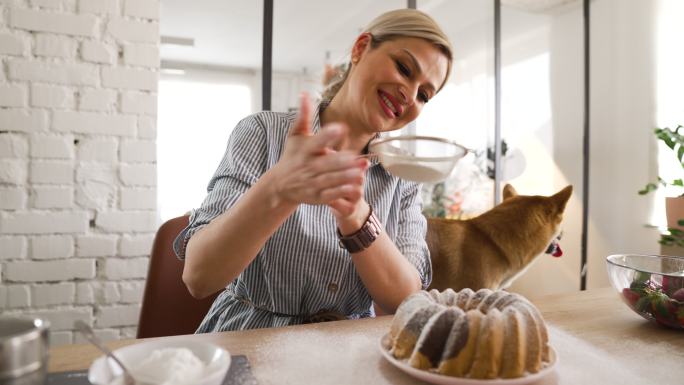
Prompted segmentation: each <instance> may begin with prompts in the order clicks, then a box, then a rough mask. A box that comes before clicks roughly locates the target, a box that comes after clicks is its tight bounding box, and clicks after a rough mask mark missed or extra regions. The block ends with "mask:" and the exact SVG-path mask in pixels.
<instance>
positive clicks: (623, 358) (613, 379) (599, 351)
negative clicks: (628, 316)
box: [547, 324, 684, 385]
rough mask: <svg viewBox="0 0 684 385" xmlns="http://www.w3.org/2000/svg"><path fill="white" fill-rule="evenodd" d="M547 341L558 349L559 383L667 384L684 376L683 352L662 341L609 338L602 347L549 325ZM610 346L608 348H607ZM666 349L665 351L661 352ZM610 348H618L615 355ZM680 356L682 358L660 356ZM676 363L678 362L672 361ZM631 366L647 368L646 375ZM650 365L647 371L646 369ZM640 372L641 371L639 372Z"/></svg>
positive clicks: (674, 382)
mask: <svg viewBox="0 0 684 385" xmlns="http://www.w3.org/2000/svg"><path fill="white" fill-rule="evenodd" d="M547 326H548V330H549V334H550V343H551V346H553V347H554V348H555V349H556V351H557V352H558V357H559V362H558V365H557V366H556V370H557V372H558V377H559V379H560V381H559V384H620V385H653V384H658V385H666V384H672V385H674V384H681V383H682V381H683V379H684V366H682V365H681V362H684V352H682V351H679V350H676V349H674V348H671V347H670V346H669V345H666V344H665V343H664V342H663V343H653V344H647V343H644V342H643V341H640V340H638V339H629V338H624V339H614V338H613V339H611V340H608V339H606V341H602V343H604V342H605V343H607V345H603V348H600V347H597V346H595V345H592V344H590V343H588V342H586V341H584V340H581V339H579V338H577V337H574V336H572V335H570V334H568V333H566V332H564V331H562V330H560V329H558V328H555V327H553V326H551V325H548V324H547ZM606 346H609V347H610V348H609V349H606ZM663 350H665V353H663ZM612 351H619V352H620V358H619V359H618V358H616V357H615V354H614V353H612ZM663 356H668V357H670V358H671V357H676V356H679V357H681V358H682V359H681V360H671V359H670V360H668V361H667V362H670V364H669V365H668V364H667V362H666V361H664V360H658V358H659V357H663ZM675 362H677V363H676V364H675ZM632 368H639V370H640V371H644V370H645V369H646V370H645V371H647V372H648V377H645V376H644V375H643V374H642V375H639V374H636V373H635V372H634V370H633V369H632ZM649 368H650V370H648V369H649ZM642 373H643V372H642Z"/></svg>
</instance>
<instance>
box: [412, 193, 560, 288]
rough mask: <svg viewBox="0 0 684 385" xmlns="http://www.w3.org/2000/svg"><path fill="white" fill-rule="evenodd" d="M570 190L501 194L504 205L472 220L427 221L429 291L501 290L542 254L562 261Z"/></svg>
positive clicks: (437, 219) (438, 219)
mask: <svg viewBox="0 0 684 385" xmlns="http://www.w3.org/2000/svg"><path fill="white" fill-rule="evenodd" d="M570 195H572V186H567V187H565V188H564V189H562V190H561V191H559V192H558V193H556V194H554V195H552V196H549V197H547V196H526V195H518V194H517V192H516V191H515V189H514V188H513V186H511V185H509V184H507V185H506V186H505V187H504V189H503V201H502V202H501V203H500V204H499V205H497V206H496V207H494V208H492V209H491V210H489V211H487V212H485V213H483V214H482V215H480V216H478V217H475V218H472V219H468V220H454V219H444V218H428V231H427V237H426V240H427V244H428V248H429V249H430V258H431V259H432V271H433V275H432V284H431V285H430V289H438V290H440V291H441V290H445V289H446V288H452V289H453V290H456V291H458V290H461V289H463V288H466V287H469V288H471V289H473V290H477V289H480V288H489V289H503V288H506V287H508V286H509V285H510V284H511V283H512V282H513V280H514V279H515V278H517V277H518V276H519V275H520V274H522V273H523V272H524V271H525V270H526V268H527V267H529V265H530V263H531V262H532V261H533V260H534V259H535V258H537V257H538V256H540V255H541V254H543V253H545V252H546V253H547V254H551V255H553V256H554V257H560V256H561V255H562V251H561V249H560V247H559V246H558V243H557V240H558V239H559V238H560V233H561V230H560V223H561V220H562V219H563V211H564V210H565V205H566V204H567V202H568V199H569V198H570Z"/></svg>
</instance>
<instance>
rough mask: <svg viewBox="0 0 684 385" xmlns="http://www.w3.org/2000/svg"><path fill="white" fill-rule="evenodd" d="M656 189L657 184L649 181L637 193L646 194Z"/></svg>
mask: <svg viewBox="0 0 684 385" xmlns="http://www.w3.org/2000/svg"><path fill="white" fill-rule="evenodd" d="M657 189H658V185H657V184H655V183H649V184H647V185H646V186H644V188H643V189H642V190H639V195H646V194H648V193H650V192H651V191H655V190H657Z"/></svg>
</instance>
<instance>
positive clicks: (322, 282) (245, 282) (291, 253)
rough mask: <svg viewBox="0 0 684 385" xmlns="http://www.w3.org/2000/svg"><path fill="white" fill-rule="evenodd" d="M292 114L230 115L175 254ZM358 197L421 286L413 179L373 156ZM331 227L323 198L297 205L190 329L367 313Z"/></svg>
mask: <svg viewBox="0 0 684 385" xmlns="http://www.w3.org/2000/svg"><path fill="white" fill-rule="evenodd" d="M320 108H321V106H319V108H317V109H316V111H317V112H316V114H315V115H314V120H313V123H312V131H313V132H317V131H318V130H319V129H320V124H319V114H318V111H319V109H320ZM295 118H296V114H295V113H276V112H261V113H257V114H254V115H251V116H249V117H247V118H245V119H243V120H242V121H240V123H238V125H237V127H236V128H235V130H234V131H233V133H232V134H231V136H230V139H229V141H228V148H227V149H226V153H225V155H224V157H223V160H222V161H221V164H220V165H219V167H218V169H217V170H216V173H215V174H214V176H213V177H212V179H211V181H210V182H209V187H208V195H207V197H206V198H205V200H204V202H203V203H202V206H201V207H200V208H199V209H196V210H194V211H193V212H192V214H191V216H190V224H189V226H188V227H187V228H186V229H184V230H183V232H181V234H180V235H179V236H178V238H176V242H175V244H174V248H175V250H176V254H177V255H178V257H179V258H184V257H185V245H186V244H187V241H188V240H189V239H190V237H191V236H192V235H193V234H194V233H195V232H197V231H198V230H199V229H201V228H202V227H203V226H205V225H206V224H208V223H209V222H210V221H211V220H212V219H214V218H215V217H217V216H218V215H220V214H221V213H223V212H224V211H226V210H228V209H229V208H230V207H231V206H233V205H234V204H235V202H236V201H237V200H238V199H240V197H241V196H242V194H244V193H245V192H246V191H247V190H248V189H249V188H250V187H251V186H252V185H253V184H254V183H256V181H257V180H258V179H259V177H260V176H261V175H262V174H263V173H264V172H265V171H266V170H268V169H269V168H270V167H273V166H274V165H275V164H276V163H277V162H278V159H279V158H280V155H281V152H282V150H283V146H284V144H285V140H286V137H287V132H288V129H289V128H290V126H291V125H292V124H293V123H294V121H295ZM364 197H365V199H366V201H367V202H369V203H370V204H371V205H372V206H373V210H374V211H375V214H376V215H377V217H378V218H379V219H380V221H381V222H382V223H383V224H384V225H385V231H386V232H387V234H388V235H389V237H390V239H392V240H393V241H394V243H395V244H396V246H397V248H398V249H399V250H400V251H401V252H402V254H403V255H404V256H405V257H406V259H408V261H409V262H410V263H411V264H413V265H414V266H415V267H416V269H417V270H418V273H419V274H420V277H421V281H422V284H423V288H426V287H427V286H428V285H429V283H430V280H431V279H432V268H431V265H430V258H429V252H428V249H427V245H426V243H425V232H426V221H425V218H424V217H423V215H422V214H421V206H422V202H421V200H420V185H419V184H416V183H411V182H406V181H403V180H400V179H398V178H396V177H394V176H392V175H390V174H389V173H387V171H385V169H384V168H382V166H381V165H379V164H373V165H372V166H371V167H370V168H369V169H368V174H367V177H366V184H365V186H364ZM336 228H337V227H336V222H335V218H334V216H333V215H332V213H331V212H330V209H329V208H328V207H327V206H325V205H315V206H314V205H307V204H302V205H300V206H299V208H298V209H297V210H296V211H295V212H294V214H293V215H292V216H290V218H288V219H287V220H286V221H285V223H283V225H282V226H281V227H280V228H279V229H278V230H277V231H276V232H275V233H274V234H273V236H272V237H271V238H270V239H269V240H268V241H267V242H266V244H265V245H264V247H263V248H262V249H261V251H259V253H258V254H257V256H256V258H255V259H254V260H253V261H252V263H251V264H250V265H249V266H248V267H247V268H246V269H245V271H243V272H242V274H240V275H239V276H238V277H237V278H236V279H235V280H234V281H233V282H231V283H230V284H229V285H228V287H226V290H224V291H223V292H222V293H221V294H220V295H219V296H218V298H217V299H216V301H215V302H214V304H213V305H212V307H211V309H210V310H209V313H208V314H207V315H206V317H205V318H204V320H203V321H202V324H201V325H200V327H199V329H198V330H197V333H207V332H216V331H225V330H242V329H254V328H265V327H278V326H286V325H293V324H299V323H302V322H304V320H305V319H306V317H307V316H308V315H311V314H314V313H317V312H319V311H322V310H327V311H333V312H338V313H341V314H343V315H346V317H347V318H350V319H352V318H361V317H369V316H371V315H372V310H371V305H372V302H371V297H370V295H369V294H368V291H367V290H366V288H365V286H364V285H363V282H362V281H361V279H360V278H359V276H358V274H357V273H356V269H355V268H354V264H353V262H352V260H351V255H350V254H349V253H348V252H347V251H346V250H344V249H342V248H340V246H339V245H338V241H337V234H336Z"/></svg>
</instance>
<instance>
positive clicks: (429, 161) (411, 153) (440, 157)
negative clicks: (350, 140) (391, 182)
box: [368, 135, 471, 183]
mask: <svg viewBox="0 0 684 385" xmlns="http://www.w3.org/2000/svg"><path fill="white" fill-rule="evenodd" d="M469 151H471V150H468V149H467V148H465V147H463V146H461V145H460V144H458V143H455V142H453V141H451V140H448V139H444V138H437V137H432V136H415V135H410V136H409V135H407V136H395V137H389V138H384V139H379V140H375V141H372V142H371V143H370V145H369V146H368V152H369V153H372V154H375V155H377V157H378V160H379V161H380V163H382V166H383V167H384V168H385V170H387V172H389V173H390V174H392V175H395V176H397V177H399V178H401V179H406V180H410V181H414V182H421V183H436V182H440V181H443V180H445V179H446V178H448V177H449V174H451V171H452V170H453V169H454V166H456V162H458V160H459V159H461V158H463V157H464V156H466V154H468V152H469Z"/></svg>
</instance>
